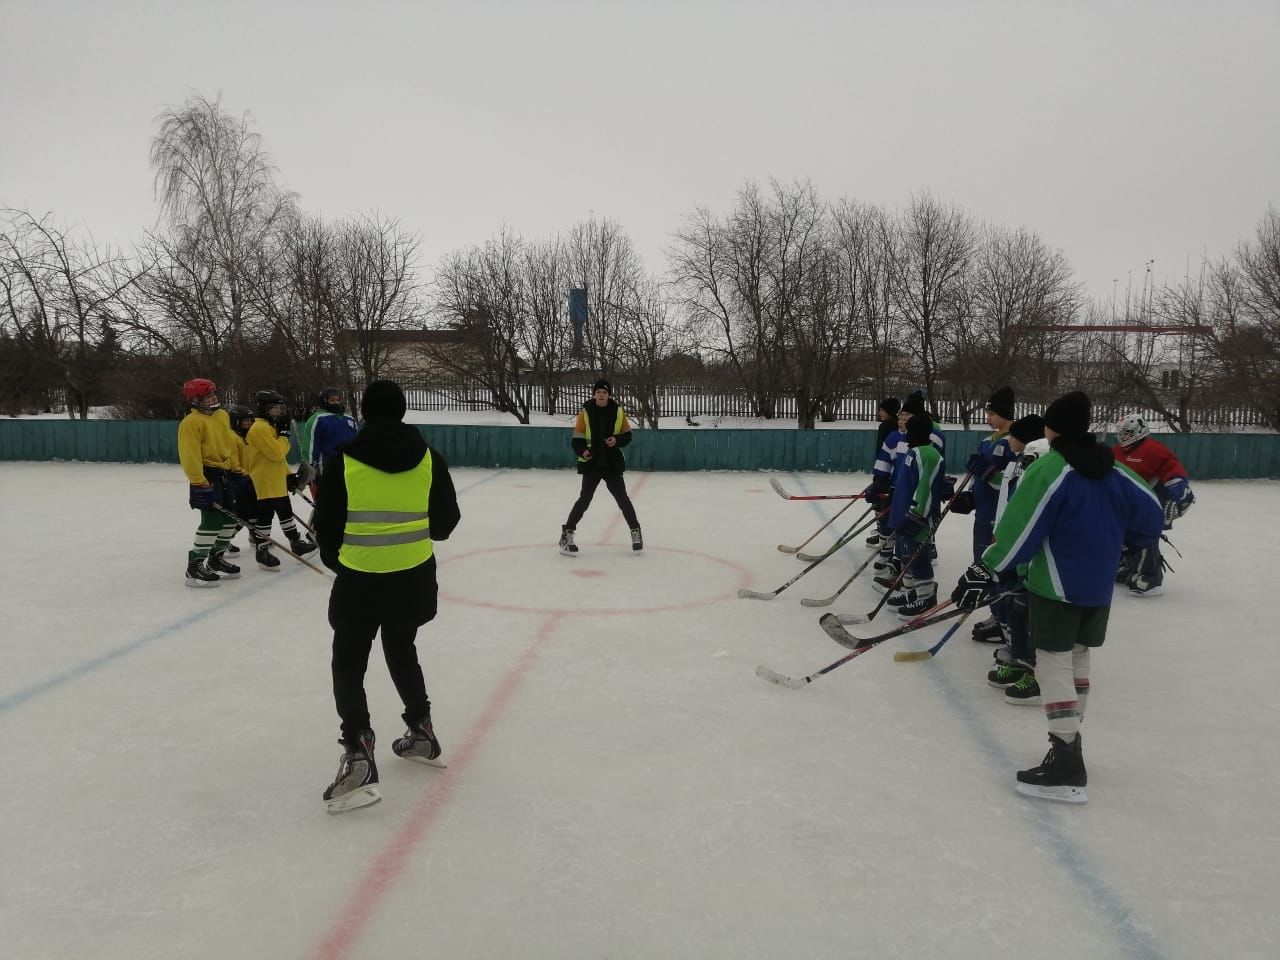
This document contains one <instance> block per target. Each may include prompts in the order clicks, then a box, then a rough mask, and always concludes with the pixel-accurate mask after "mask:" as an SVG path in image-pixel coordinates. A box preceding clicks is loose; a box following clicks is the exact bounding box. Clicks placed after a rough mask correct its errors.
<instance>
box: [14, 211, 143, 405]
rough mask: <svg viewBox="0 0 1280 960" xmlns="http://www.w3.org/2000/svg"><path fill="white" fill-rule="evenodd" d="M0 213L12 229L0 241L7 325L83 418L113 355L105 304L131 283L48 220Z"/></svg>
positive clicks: (118, 265)
mask: <svg viewBox="0 0 1280 960" xmlns="http://www.w3.org/2000/svg"><path fill="white" fill-rule="evenodd" d="M5 214H6V215H7V216H8V217H9V218H10V220H11V221H12V222H13V230H12V232H9V231H6V232H4V233H2V234H0V259H3V261H4V267H3V272H2V275H3V277H4V280H3V282H4V285H5V303H6V312H7V314H8V318H9V320H10V322H11V323H12V324H13V326H14V329H15V330H17V331H19V332H20V335H21V336H22V337H23V338H24V339H25V340H26V342H27V344H28V346H29V347H30V348H32V349H34V350H36V352H37V355H39V354H43V355H44V358H45V360H46V362H47V363H49V364H50V365H52V366H53V367H55V368H56V369H57V370H58V371H59V372H60V374H61V378H62V384H61V386H62V388H63V390H64V391H65V395H66V402H67V412H68V415H69V416H72V415H74V416H76V417H78V418H79V419H81V420H84V419H87V418H88V416H89V407H90V405H91V404H92V403H93V402H94V401H95V400H100V399H101V395H102V387H103V375H104V373H105V372H106V370H107V368H108V367H109V365H110V364H111V363H112V362H113V360H114V358H115V355H116V354H117V353H118V351H119V342H118V337H117V334H116V332H115V330H114V328H113V327H112V325H111V319H112V313H111V308H112V304H113V303H115V302H116V301H117V300H119V299H120V298H121V296H122V295H123V294H124V292H125V291H126V290H128V289H129V288H130V287H132V286H133V285H134V283H136V282H137V280H138V276H137V274H136V273H134V272H132V271H131V270H128V269H125V268H124V263H125V261H124V258H123V257H122V256H119V255H116V254H113V253H111V252H110V251H107V252H106V253H103V252H100V251H99V250H98V247H97V245H96V244H95V243H94V242H93V241H92V240H86V241H83V242H79V243H77V242H74V241H72V240H71V239H70V238H69V237H68V236H67V234H66V233H65V232H64V231H63V230H61V229H59V228H57V227H55V226H53V224H52V222H51V220H52V218H51V217H50V216H49V215H46V216H44V217H42V218H40V219H36V218H35V217H33V216H32V215H31V214H29V213H27V212H26V211H22V210H7V211H5ZM21 304H25V310H23V308H22V306H20V305H21Z"/></svg>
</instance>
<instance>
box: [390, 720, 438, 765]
mask: <svg viewBox="0 0 1280 960" xmlns="http://www.w3.org/2000/svg"><path fill="white" fill-rule="evenodd" d="M391 752H392V753H394V754H395V755H396V756H397V757H403V758H404V759H405V760H413V761H415V762H417V763H425V764H427V766H430V767H443V766H444V765H445V763H444V761H443V760H441V759H440V753H441V749H440V741H439V740H437V739H436V733H435V730H434V729H432V726H431V718H430V717H427V718H426V719H424V720H419V721H418V722H417V723H416V724H415V725H414V726H412V727H410V728H409V729H408V730H406V731H405V733H404V736H403V737H397V738H396V739H395V740H394V741H392V743H391Z"/></svg>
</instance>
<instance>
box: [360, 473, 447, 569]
mask: <svg viewBox="0 0 1280 960" xmlns="http://www.w3.org/2000/svg"><path fill="white" fill-rule="evenodd" d="M342 470H343V476H344V479H345V482H346V486H347V525H346V526H345V527H344V528H343V530H342V546H341V547H340V548H339V549H338V560H339V562H341V563H342V565H343V566H344V567H348V568H350V569H352V570H360V571H362V572H364V573H395V572H396V571H398V570H408V569H409V568H411V567H416V566H418V564H420V563H426V562H427V560H428V559H430V557H431V549H432V548H431V527H430V517H429V516H428V515H427V504H428V503H430V500H431V451H430V450H428V451H427V452H426V454H424V455H423V457H422V460H421V461H420V462H419V463H418V465H417V466H416V467H414V468H413V469H412V470H406V471H404V472H403V473H386V472H384V471H382V470H378V469H376V468H374V467H371V466H369V465H368V464H367V463H361V462H360V461H359V460H355V459H353V458H352V457H350V456H348V455H347V454H343V455H342Z"/></svg>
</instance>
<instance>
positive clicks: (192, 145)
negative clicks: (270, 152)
mask: <svg viewBox="0 0 1280 960" xmlns="http://www.w3.org/2000/svg"><path fill="white" fill-rule="evenodd" d="M158 120H159V129H158V131H157V133H156V136H155V137H154V139H153V140H152V143H151V165H152V168H153V170H154V171H155V184H156V194H157V197H158V198H159V201H160V210H161V214H162V215H164V216H166V217H167V219H168V222H169V226H170V233H169V235H168V236H157V237H154V238H153V240H152V247H151V251H150V253H151V254H152V255H153V256H154V257H155V259H156V261H157V262H158V264H159V270H158V272H157V281H156V283H155V284H154V285H152V286H150V288H149V289H150V291H151V293H152V294H153V296H154V297H155V298H156V306H157V307H159V308H160V309H162V310H166V311H167V310H171V309H172V310H173V312H172V313H171V314H170V315H171V316H172V317H173V319H174V322H175V323H176V324H178V325H190V328H189V330H188V333H189V335H190V337H191V338H193V339H194V340H195V341H197V342H198V343H199V345H200V352H201V354H202V355H203V359H204V360H205V362H207V363H209V364H210V368H209V369H210V371H211V372H218V371H220V370H221V368H222V365H223V363H224V362H225V360H226V354H227V352H228V351H231V352H232V353H233V354H237V355H238V354H239V353H242V352H243V350H244V348H245V343H246V330H245V326H246V323H247V322H248V320H249V319H250V314H249V310H250V305H251V291H252V289H253V287H254V284H255V280H258V278H256V277H255V276H254V275H253V274H254V273H255V272H256V271H259V270H261V269H262V268H263V266H264V265H265V264H269V263H270V262H271V259H272V258H271V256H270V255H269V253H268V252H267V251H268V248H269V247H270V246H271V242H272V241H271V237H272V234H273V232H274V231H275V230H276V229H277V227H278V226H280V225H281V223H282V221H284V220H286V219H287V218H289V217H291V216H293V206H294V197H293V195H292V194H289V193H286V192H285V191H282V190H281V189H280V188H279V187H278V186H277V185H276V182H275V169H274V167H273V166H272V165H271V163H270V160H269V158H268V157H267V154H266V153H265V152H264V151H263V149H262V144H261V138H260V137H259V136H258V134H256V133H254V132H253V131H252V130H251V129H250V126H249V121H248V118H247V117H240V118H235V117H232V116H230V115H229V114H227V113H224V112H223V110H222V105H221V102H220V101H218V100H214V101H210V100H208V99H206V98H204V97H199V96H197V97H192V98H191V99H189V100H188V101H187V102H186V103H185V104H183V105H182V107H180V108H176V109H175V108H170V109H166V110H165V111H164V112H163V113H161V114H160V116H159V118H158ZM174 308H176V309H174Z"/></svg>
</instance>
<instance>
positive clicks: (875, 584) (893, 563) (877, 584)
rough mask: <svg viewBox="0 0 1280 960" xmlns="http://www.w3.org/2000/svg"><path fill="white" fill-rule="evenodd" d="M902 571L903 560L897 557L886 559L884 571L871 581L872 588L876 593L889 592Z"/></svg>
mask: <svg viewBox="0 0 1280 960" xmlns="http://www.w3.org/2000/svg"><path fill="white" fill-rule="evenodd" d="M901 572H902V561H901V560H899V559H898V558H897V557H890V558H889V559H888V560H886V561H885V564H884V573H882V574H881V575H880V576H878V577H876V578H875V579H873V580H872V581H871V588H872V589H873V590H875V591H876V593H887V592H888V590H889V588H890V587H892V586H893V585H894V582H895V581H896V580H897V579H898V574H900V573H901Z"/></svg>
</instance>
